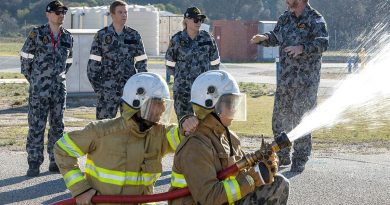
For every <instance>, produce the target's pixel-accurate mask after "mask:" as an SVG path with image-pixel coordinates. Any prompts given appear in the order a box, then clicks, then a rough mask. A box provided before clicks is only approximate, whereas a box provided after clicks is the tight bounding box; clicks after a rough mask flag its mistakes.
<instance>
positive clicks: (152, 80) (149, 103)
mask: <svg viewBox="0 0 390 205" xmlns="http://www.w3.org/2000/svg"><path fill="white" fill-rule="evenodd" d="M122 100H123V102H124V103H126V104H127V105H128V106H130V107H131V108H132V109H135V110H140V114H141V117H142V118H143V119H145V120H148V121H150V122H155V123H161V124H168V123H169V122H170V117H171V113H172V110H173V101H172V100H171V99H170V95H169V89H168V85H167V83H166V82H165V80H164V79H163V78H162V77H161V76H160V75H158V74H155V73H149V72H143V73H137V74H135V75H133V76H132V77H131V78H130V79H129V80H127V82H126V84H125V87H124V88H123V96H122Z"/></svg>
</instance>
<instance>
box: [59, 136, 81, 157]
mask: <svg viewBox="0 0 390 205" xmlns="http://www.w3.org/2000/svg"><path fill="white" fill-rule="evenodd" d="M60 142H61V143H62V144H63V145H64V146H65V147H66V149H68V151H69V152H71V153H72V154H73V155H74V156H76V157H81V156H80V155H79V153H78V152H76V150H74V149H73V147H72V146H70V145H69V144H68V142H66V140H65V137H61V138H60Z"/></svg>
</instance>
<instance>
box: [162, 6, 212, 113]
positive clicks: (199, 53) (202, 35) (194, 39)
mask: <svg viewBox="0 0 390 205" xmlns="http://www.w3.org/2000/svg"><path fill="white" fill-rule="evenodd" d="M205 18H206V16H205V15H203V14H201V12H200V10H199V9H198V8H196V7H191V8H188V9H187V10H186V12H185V13H184V19H183V27H184V30H183V31H179V32H177V33H176V34H175V35H174V36H172V39H171V41H170V44H169V47H168V50H167V52H166V55H165V60H166V66H167V70H169V69H171V70H173V71H174V82H173V98H174V101H175V112H176V116H177V119H178V121H180V120H181V119H182V118H183V117H185V116H186V115H191V114H193V110H192V107H191V103H190V97H191V96H190V92H191V86H192V83H193V82H194V80H195V78H196V77H198V76H199V75H200V74H201V73H203V72H206V71H208V70H217V69H219V64H220V58H219V53H218V48H217V45H216V43H215V40H214V38H213V37H212V36H211V35H210V33H208V32H206V31H203V30H199V29H200V26H201V25H202V23H203V22H204V20H205Z"/></svg>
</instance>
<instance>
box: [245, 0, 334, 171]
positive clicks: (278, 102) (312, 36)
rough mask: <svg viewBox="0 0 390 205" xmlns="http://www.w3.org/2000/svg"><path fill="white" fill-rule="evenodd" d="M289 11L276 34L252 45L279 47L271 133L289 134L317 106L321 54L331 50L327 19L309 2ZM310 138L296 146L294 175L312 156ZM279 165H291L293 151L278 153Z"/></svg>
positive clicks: (292, 4) (299, 1) (292, 3)
mask: <svg viewBox="0 0 390 205" xmlns="http://www.w3.org/2000/svg"><path fill="white" fill-rule="evenodd" d="M286 3H287V5H288V8H289V10H288V11H286V12H285V13H284V14H283V15H281V16H280V17H279V20H278V23H277V24H276V26H275V28H274V30H273V31H271V32H268V33H265V34H258V35H255V36H253V38H252V39H251V42H252V43H258V44H260V45H263V46H280V47H279V56H280V64H281V69H282V70H281V75H280V82H279V84H278V85H277V87H276V93H275V103H274V111H273V116H272V130H273V132H274V134H275V135H276V134H279V133H281V132H282V131H286V132H289V131H291V130H292V129H293V128H294V127H295V126H297V125H298V124H299V123H300V121H301V119H302V116H303V115H304V114H305V113H306V112H307V111H309V110H310V109H312V108H314V106H315V105H316V103H317V91H318V85H319V82H320V70H321V58H322V53H323V52H325V51H326V50H327V49H328V45H329V43H328V40H329V36H328V31H327V26H326V22H325V19H324V18H323V17H322V15H321V14H320V13H319V12H318V11H316V10H315V9H313V8H312V7H311V6H310V5H309V0H286ZM311 147H312V144H311V134H308V135H306V136H304V137H302V138H300V139H298V140H296V141H295V142H294V153H293V157H292V166H291V171H292V172H302V171H303V170H304V169H305V164H306V162H307V161H308V160H309V156H310V154H311ZM278 156H279V161H280V165H289V164H291V159H290V149H289V148H287V149H284V150H281V151H280V152H279V153H278Z"/></svg>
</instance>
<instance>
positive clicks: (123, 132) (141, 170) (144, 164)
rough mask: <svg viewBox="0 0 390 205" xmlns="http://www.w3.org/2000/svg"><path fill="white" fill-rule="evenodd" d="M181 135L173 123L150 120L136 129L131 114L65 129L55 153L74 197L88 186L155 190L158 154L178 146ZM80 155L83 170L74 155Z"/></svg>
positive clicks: (107, 191) (107, 190)
mask: <svg viewBox="0 0 390 205" xmlns="http://www.w3.org/2000/svg"><path fill="white" fill-rule="evenodd" d="M180 136H181V135H180V134H179V132H178V127H177V126H176V125H170V126H164V125H154V126H152V127H151V128H149V129H148V130H146V131H144V132H140V131H139V128H138V125H137V124H136V122H135V121H134V119H132V118H131V119H125V118H124V117H118V118H115V119H109V120H102V121H96V122H91V123H89V124H88V125H87V126H86V127H85V128H84V129H82V130H78V131H72V132H69V133H66V134H64V136H63V137H62V138H60V139H59V140H58V141H57V143H56V144H55V147H54V154H55V159H56V163H57V165H58V167H59V168H60V172H61V174H62V175H63V176H64V181H65V184H66V186H67V187H68V189H69V190H70V192H71V193H72V196H73V197H75V196H77V195H79V194H81V193H83V192H85V191H86V190H88V189H90V188H94V189H96V190H97V191H98V194H101V195H145V194H152V193H153V185H154V183H155V182H156V180H157V179H158V177H159V176H160V174H161V172H162V164H161V159H162V157H163V156H164V155H165V154H167V153H170V152H174V151H175V150H176V147H177V145H178V144H179V143H180ZM84 155H87V160H86V166H85V170H84V172H82V171H81V170H80V168H79V165H78V163H77V158H78V157H81V156H84Z"/></svg>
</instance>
